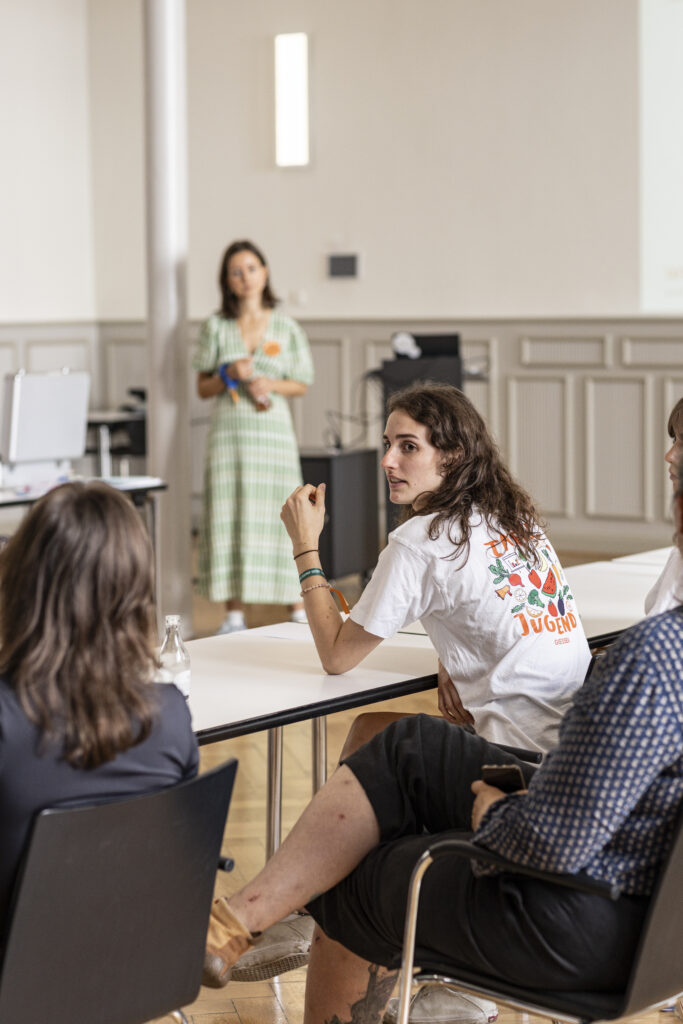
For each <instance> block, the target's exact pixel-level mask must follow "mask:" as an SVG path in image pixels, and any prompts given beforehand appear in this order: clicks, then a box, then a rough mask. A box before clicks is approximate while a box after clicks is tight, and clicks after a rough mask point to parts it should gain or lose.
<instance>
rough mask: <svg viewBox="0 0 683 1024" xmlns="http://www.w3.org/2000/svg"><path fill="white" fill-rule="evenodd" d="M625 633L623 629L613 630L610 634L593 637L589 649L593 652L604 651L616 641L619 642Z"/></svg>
mask: <svg viewBox="0 0 683 1024" xmlns="http://www.w3.org/2000/svg"><path fill="white" fill-rule="evenodd" d="M623 632H624V630H623V629H613V630H611V632H609V633H600V634H599V635H598V636H591V637H589V638H588V647H589V649H590V650H591V652H592V651H599V650H602V648H603V647H609V646H610V644H613V643H614V641H615V640H618V639H619V637H620V636H621V634H622V633H623Z"/></svg>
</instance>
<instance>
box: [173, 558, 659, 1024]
mask: <svg viewBox="0 0 683 1024" xmlns="http://www.w3.org/2000/svg"><path fill="white" fill-rule="evenodd" d="M602 557H607V556H602ZM588 560H589V559H588V558H586V557H580V556H579V555H578V554H577V555H576V557H574V558H572V557H571V556H567V555H566V554H565V556H564V559H563V561H564V563H565V564H567V565H569V564H572V563H576V562H582V561H588ZM341 585H342V589H343V590H344V592H345V593H346V595H347V598H348V599H349V601H350V603H352V602H353V599H354V597H355V596H356V591H355V590H354V587H356V582H355V581H354V580H348V581H341ZM222 617H223V611H222V609H221V608H220V607H219V606H216V605H210V604H209V603H208V602H204V601H202V600H201V599H197V600H196V604H195V632H196V635H197V636H202V635H209V634H211V633H212V632H214V631H215V629H216V628H217V627H218V625H219V623H220V622H221V620H222ZM286 618H287V612H286V609H284V608H282V607H277V606H273V605H267V606H260V607H255V608H250V609H248V614H247V623H248V625H249V626H252V627H253V626H256V625H265V624H269V623H273V622H281V621H284V620H285V619H286ZM374 707H375V708H376V709H380V708H386V709H392V710H403V711H426V712H429V713H435V712H436V695H435V692H434V691H432V692H428V693H425V694H417V695H415V696H411V697H403V698H401V699H399V700H394V701H386V702H385V703H384V704H377V705H374ZM355 713H356V712H354V711H348V712H341V713H339V714H337V715H332V716H330V717H329V718H328V720H327V723H328V724H327V730H328V767H329V770H330V771H332V770H333V769H334V764H335V762H336V758H337V755H338V753H339V750H340V749H341V746H342V743H343V740H344V737H345V736H346V733H347V731H348V727H349V725H350V723H351V721H352V719H353V716H354V714H355ZM228 757H236V758H238V760H239V769H238V772H237V780H236V783H235V790H234V794H233V798H232V803H231V806H230V813H229V817H228V825H227V829H226V834H225V841H224V852H225V853H229V854H230V856H232V857H234V859H235V864H236V866H235V870H234V871H233V872H231V873H230V874H222V873H221V874H219V876H218V879H217V883H216V891H217V893H221V894H230V893H231V892H233V891H235V890H236V889H238V888H240V887H241V886H242V885H243V884H244V883H245V882H246V881H247V880H248V879H249V878H251V877H252V876H253V875H254V874H255V873H256V872H257V871H258V870H259V869H260V868H261V867H262V866H263V863H264V861H265V821H266V777H267V772H266V765H267V755H266V734H265V733H256V734H253V735H250V736H244V737H240V738H239V739H235V740H229V741H226V742H224V743H216V744H212V745H211V746H206V747H202V749H201V768H202V770H204V769H207V768H211V767H213V766H214V765H217V764H220V763H222V762H223V761H224V760H225V759H226V758H228ZM310 778H311V726H310V723H307V722H303V723H299V724H295V725H290V726H287V727H286V728H285V731H284V757H283V807H282V816H283V833H284V834H286V832H287V831H288V830H289V829H290V828H291V826H292V825H293V823H294V822H295V821H296V819H297V818H298V816H299V814H300V813H301V811H302V810H303V808H304V807H305V805H306V804H307V802H308V800H309V799H310V796H311V789H310ZM305 978H306V970H305V968H302V969H300V970H297V971H291V972H289V973H287V974H284V975H282V976H281V977H280V978H276V979H273V980H272V981H268V982H252V983H239V982H230V983H229V984H228V985H227V986H226V987H225V988H224V989H219V990H214V989H205V988H202V989H201V991H200V994H199V997H198V999H197V1000H196V1001H195V1002H194V1003H193V1004H192V1005H191V1006H188V1007H185V1008H184V1009H185V1013H186V1014H187V1016H188V1019H189V1020H190V1022H191V1024H301V1022H302V1020H303V1000H304V986H305ZM536 1020H538V1021H539V1022H540V1020H541V1018H529V1017H528V1016H527V1015H526V1014H520V1013H517V1012H515V1011H512V1010H506V1009H504V1008H503V1007H501V1008H500V1016H499V1021H500V1022H501V1024H535V1021H536ZM634 1020H636V1021H639V1024H640V1022H642V1024H669V1021H671V1024H673V1021H672V1015H671V1014H666V1015H660V1014H659V1013H657V1012H655V1013H652V1014H650V1015H648V1016H647V1017H643V1018H634ZM169 1021H171V1018H170V1017H164V1018H163V1022H164V1024H167V1022H169ZM159 1024H160V1022H159Z"/></svg>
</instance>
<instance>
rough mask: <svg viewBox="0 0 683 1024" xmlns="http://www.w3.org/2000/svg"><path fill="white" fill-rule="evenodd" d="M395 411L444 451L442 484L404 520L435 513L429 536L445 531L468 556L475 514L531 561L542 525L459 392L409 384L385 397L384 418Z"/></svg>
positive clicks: (428, 384) (441, 386) (434, 385)
mask: <svg viewBox="0 0 683 1024" xmlns="http://www.w3.org/2000/svg"><path fill="white" fill-rule="evenodd" d="M397 409H400V410H402V411H403V412H405V413H407V414H408V416H410V417H411V419H414V420H415V421H416V422H417V423H421V424H422V425H423V426H425V427H426V428H427V431H428V437H429V442H430V444H432V445H433V446H434V447H435V448H437V449H438V450H439V451H441V452H443V458H442V462H441V473H442V476H443V483H442V484H441V486H440V487H439V488H438V489H437V490H436V491H432V492H428V493H425V494H423V495H420V502H419V509H416V508H415V506H414V505H413V506H410V507H408V508H407V509H406V510H405V513H404V518H406V519H408V518H410V517H412V516H415V515H420V516H426V515H432V514H434V513H435V516H434V519H433V521H432V522H431V523H430V525H429V537H430V538H431V539H432V540H436V538H437V537H438V536H439V534H440V533H441V531H442V530H444V529H445V530H447V531H448V537H449V539H450V540H451V541H452V543H453V545H454V547H455V551H454V554H453V558H457V557H458V555H460V553H461V552H463V551H464V552H465V557H468V555H469V543H470V533H471V528H470V517H471V516H472V513H473V512H475V511H479V512H480V513H481V514H482V516H483V517H484V521H485V522H486V524H487V525H488V526H490V527H493V528H496V529H497V528H500V529H501V530H502V531H503V532H504V533H505V534H507V535H513V536H514V539H515V541H516V542H517V546H518V547H519V548H520V550H521V551H522V552H523V554H524V555H525V556H526V557H527V558H530V559H532V560H533V558H534V557H535V555H534V538H535V536H536V535H537V534H538V533H539V532H540V531H541V530H542V529H543V523H542V520H541V518H540V516H539V514H538V512H537V511H536V508H535V507H534V503H533V502H532V500H531V498H530V497H529V495H528V494H527V493H526V491H525V490H523V488H522V487H520V486H519V484H518V483H516V481H515V480H514V479H513V478H512V475H511V473H510V471H509V470H508V468H507V466H506V465H505V463H504V462H503V460H502V458H501V455H500V452H499V451H498V448H497V446H496V444H495V442H494V441H493V438H492V437H491V435H490V434H489V432H488V430H487V429H486V424H485V423H484V421H483V419H482V418H481V416H480V415H479V413H478V412H477V410H476V409H475V408H474V406H473V405H472V403H471V402H470V400H469V399H468V398H466V397H465V395H464V394H463V393H462V391H459V390H458V388H455V387H453V386H452V385H451V384H437V383H431V382H426V383H424V384H413V385H411V386H410V387H407V388H404V389H403V390H402V391H397V392H395V393H394V394H393V395H391V396H390V397H389V400H388V402H387V410H388V412H389V413H391V412H394V411H395V410H397Z"/></svg>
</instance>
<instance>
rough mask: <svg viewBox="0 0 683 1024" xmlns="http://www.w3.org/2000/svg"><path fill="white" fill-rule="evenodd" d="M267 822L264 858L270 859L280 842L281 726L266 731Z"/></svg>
mask: <svg viewBox="0 0 683 1024" xmlns="http://www.w3.org/2000/svg"><path fill="white" fill-rule="evenodd" d="M267 814H268V820H267V822H266V857H267V858H270V857H272V856H273V854H274V853H275V851H276V850H277V848H278V846H279V845H280V842H281V841H282V726H281V725H280V726H277V728H275V729H269V730H268V806H267Z"/></svg>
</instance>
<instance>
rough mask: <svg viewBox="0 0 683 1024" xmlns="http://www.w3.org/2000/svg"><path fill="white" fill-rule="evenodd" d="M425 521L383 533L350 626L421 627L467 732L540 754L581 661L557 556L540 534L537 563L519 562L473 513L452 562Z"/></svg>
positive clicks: (443, 539)
mask: <svg viewBox="0 0 683 1024" xmlns="http://www.w3.org/2000/svg"><path fill="white" fill-rule="evenodd" d="M433 518H434V516H433V515H430V516H414V517H413V518H412V519H410V520H409V521H408V522H407V523H404V524H403V525H402V526H399V527H398V529H396V530H394V531H393V532H392V533H390V534H389V543H388V545H387V547H386V548H385V549H384V551H383V552H382V553H381V555H380V557H379V562H378V563H377V567H376V569H375V571H374V573H373V575H372V579H371V580H370V582H369V583H368V585H367V587H366V588H365V590H364V591H363V594H362V595H361V598H360V600H359V601H358V603H357V604H356V605H355V606H354V608H353V610H352V611H351V618H352V619H353V621H354V622H356V623H357V624H358V625H359V626H362V627H363V628H364V629H365V630H367V632H369V633H373V634H374V635H375V636H381V637H389V636H392V635H393V634H394V633H395V632H397V630H399V629H401V628H402V627H403V626H405V625H406V624H407V623H409V622H413V621H414V620H415V619H421V621H422V625H423V626H424V628H425V630H426V631H427V634H428V635H429V637H430V639H431V641H432V643H433V644H434V647H435V648H436V651H437V653H438V655H439V658H440V659H441V662H442V664H443V665H444V667H445V669H446V671H447V672H448V674H449V676H450V677H451V679H452V680H453V683H454V684H455V686H456V689H457V690H458V693H459V694H460V699H461V700H462V702H463V704H464V706H465V707H466V708H467V710H468V711H469V712H470V713H471V714H472V716H473V717H474V723H475V729H476V731H477V732H478V733H479V734H480V735H482V736H484V737H485V738H486V739H489V740H491V741H493V742H499V743H508V744H511V745H513V746H520V747H526V748H528V749H532V750H543V751H545V750H548V749H549V748H550V747H552V746H554V745H555V743H556V742H557V730H558V726H559V723H560V720H561V719H562V716H563V715H564V712H565V711H566V709H567V707H568V705H569V703H570V701H571V697H572V695H573V693H574V691H575V690H577V689H578V687H579V686H580V685H581V684H582V682H583V680H584V677H585V674H586V669H587V667H588V663H589V661H590V651H589V649H588V644H587V642H586V636H585V634H584V631H583V627H582V625H581V620H580V619H579V616H578V614H577V612H576V608H575V605H574V599H573V597H572V594H571V590H570V588H569V585H568V583H567V581H566V578H565V576H564V573H563V571H562V567H561V566H560V564H559V561H558V559H557V555H556V554H555V552H554V550H553V548H552V546H551V545H550V543H549V542H548V540H547V539H546V538H545V536H543V535H540V536H539V538H538V545H537V552H538V562H537V564H536V565H535V566H534V565H532V564H531V563H528V562H527V561H526V560H525V559H524V558H523V557H522V556H521V555H520V553H519V551H518V550H517V546H516V544H515V542H514V540H513V539H512V538H510V537H506V536H504V535H503V534H502V533H501V531H499V530H495V529H494V530H491V531H489V530H488V529H487V527H486V526H485V525H484V524H483V522H482V520H481V517H480V516H479V515H478V514H477V515H475V516H473V519H472V532H471V534H470V550H469V555H468V556H467V560H466V561H464V558H465V555H464V553H463V554H461V555H459V556H458V558H457V559H455V560H454V559H453V558H452V557H451V558H449V557H448V556H452V554H453V545H452V543H451V541H450V540H449V539H448V533H447V530H442V531H441V534H440V536H439V537H438V538H437V539H436V540H430V539H429V536H428V532H427V531H428V529H429V525H430V523H431V522H432V520H433Z"/></svg>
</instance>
